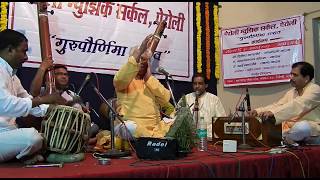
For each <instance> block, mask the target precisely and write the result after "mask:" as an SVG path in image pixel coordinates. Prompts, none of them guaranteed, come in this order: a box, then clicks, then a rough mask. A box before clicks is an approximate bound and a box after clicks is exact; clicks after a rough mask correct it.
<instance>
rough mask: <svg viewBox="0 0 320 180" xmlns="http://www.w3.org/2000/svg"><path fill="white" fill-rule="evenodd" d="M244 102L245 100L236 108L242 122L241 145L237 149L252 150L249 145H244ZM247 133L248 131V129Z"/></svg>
mask: <svg viewBox="0 0 320 180" xmlns="http://www.w3.org/2000/svg"><path fill="white" fill-rule="evenodd" d="M245 101H246V98H244V99H243V100H242V102H241V104H240V107H239V108H238V111H241V112H242V113H241V117H242V121H241V130H242V144H240V145H239V146H238V148H239V149H252V148H253V147H251V146H250V145H249V144H246V136H245V133H246V125H245V111H246V109H245V107H244V102H245ZM248 131H249V129H248Z"/></svg>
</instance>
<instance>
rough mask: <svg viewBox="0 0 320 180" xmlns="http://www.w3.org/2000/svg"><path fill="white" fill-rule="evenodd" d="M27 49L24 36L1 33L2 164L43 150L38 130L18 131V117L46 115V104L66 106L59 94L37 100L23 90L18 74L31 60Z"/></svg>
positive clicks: (0, 110)
mask: <svg viewBox="0 0 320 180" xmlns="http://www.w3.org/2000/svg"><path fill="white" fill-rule="evenodd" d="M27 50H28V41H27V39H26V37H25V36H24V35H23V34H21V33H19V32H17V31H14V30H10V29H7V30H3V31H1V32H0V77H1V78H0V163H1V162H4V161H7V160H10V159H13V158H14V157H16V158H17V159H21V158H22V157H24V156H28V155H31V154H33V153H35V152H37V151H38V150H40V149H41V147H42V140H43V138H42V137H41V135H40V134H39V133H38V132H37V130H35V129H34V128H17V126H16V121H15V120H16V117H20V116H27V115H28V114H32V115H34V116H38V117H39V116H44V115H45V113H46V111H47V109H48V107H49V105H44V103H48V104H49V103H61V104H64V103H66V101H65V99H64V98H62V97H61V96H60V95H59V94H58V93H55V94H52V95H46V96H43V97H41V98H39V97H38V98H33V97H32V96H31V95H29V94H28V93H27V91H26V90H25V89H24V88H23V87H22V85H21V82H20V80H19V78H18V77H17V76H16V72H17V69H18V68H19V67H21V66H22V63H23V62H25V61H26V60H27V59H28V56H27V55H26V52H27ZM40 104H43V105H40Z"/></svg>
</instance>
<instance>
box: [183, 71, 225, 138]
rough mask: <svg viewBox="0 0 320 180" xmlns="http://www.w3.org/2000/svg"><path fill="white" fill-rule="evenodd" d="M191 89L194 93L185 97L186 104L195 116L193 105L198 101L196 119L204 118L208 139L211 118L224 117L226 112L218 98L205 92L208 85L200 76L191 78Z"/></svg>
mask: <svg viewBox="0 0 320 180" xmlns="http://www.w3.org/2000/svg"><path fill="white" fill-rule="evenodd" d="M192 87H193V91H194V92H192V93H189V94H187V95H186V96H185V97H186V103H187V105H188V106H189V107H190V110H191V112H193V115H194V116H195V113H196V112H197V111H195V110H196V109H195V108H194V105H195V102H196V99H198V104H199V106H198V118H199V120H200V117H204V120H205V121H206V122H207V137H208V138H209V139H210V138H212V118H215V117H225V116H226V112H225V110H224V108H223V105H222V103H221V101H220V99H219V97H217V96H216V95H214V94H211V93H209V92H207V91H206V89H207V88H208V83H207V80H206V78H205V77H204V76H203V75H202V74H200V73H197V74H195V75H194V76H193V77H192ZM197 96H198V97H197ZM180 102H181V99H180V100H179V103H180Z"/></svg>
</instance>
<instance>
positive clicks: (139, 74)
mask: <svg viewBox="0 0 320 180" xmlns="http://www.w3.org/2000/svg"><path fill="white" fill-rule="evenodd" d="M149 39H150V36H148V37H147V38H146V39H145V40H144V41H143V42H142V44H141V45H140V47H139V48H135V49H134V51H133V53H131V55H130V56H129V59H128V62H127V63H126V64H125V65H124V66H122V67H121V68H120V70H119V71H118V72H117V73H116V75H115V76H114V80H113V84H114V87H115V90H116V93H117V100H118V108H117V111H118V113H119V114H120V115H123V117H124V119H126V120H128V121H131V122H133V125H134V131H131V132H132V134H133V136H134V137H156V138H160V137H164V136H165V134H166V133H167V131H168V130H169V128H170V125H171V124H172V123H165V122H164V121H163V120H161V115H160V109H161V107H162V106H164V105H165V104H167V103H168V102H169V100H170V92H169V90H168V89H166V88H165V87H164V86H163V85H162V84H161V83H160V82H159V81H158V80H157V79H156V78H155V77H154V76H152V74H151V71H150V66H149V59H150V58H151V56H152V52H151V51H149V50H147V48H146V47H147V42H148V40H149ZM129 129H130V128H129Z"/></svg>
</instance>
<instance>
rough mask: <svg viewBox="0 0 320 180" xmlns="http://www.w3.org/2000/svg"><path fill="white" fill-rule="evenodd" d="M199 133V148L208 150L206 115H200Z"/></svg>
mask: <svg viewBox="0 0 320 180" xmlns="http://www.w3.org/2000/svg"><path fill="white" fill-rule="evenodd" d="M198 123H199V124H198V129H197V134H198V138H199V144H198V150H199V151H207V150H208V140H207V123H206V122H205V120H204V117H200V120H199V122H198Z"/></svg>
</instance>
